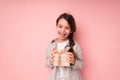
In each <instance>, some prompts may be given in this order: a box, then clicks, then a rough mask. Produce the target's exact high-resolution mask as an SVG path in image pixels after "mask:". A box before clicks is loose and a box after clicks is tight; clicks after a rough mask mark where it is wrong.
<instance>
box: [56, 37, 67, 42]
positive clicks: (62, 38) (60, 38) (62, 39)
mask: <svg viewBox="0 0 120 80" xmlns="http://www.w3.org/2000/svg"><path fill="white" fill-rule="evenodd" d="M58 39H59V40H61V41H64V40H66V39H67V38H64V37H58Z"/></svg>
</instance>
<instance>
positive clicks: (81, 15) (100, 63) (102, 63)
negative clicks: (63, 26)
mask: <svg viewBox="0 0 120 80" xmlns="http://www.w3.org/2000/svg"><path fill="white" fill-rule="evenodd" d="M119 4H120V1H119V0H84V1H82V0H40V1H39V0H3V1H0V80H47V79H48V76H49V73H50V69H49V68H46V67H45V50H46V47H47V46H48V44H49V42H50V41H51V40H52V39H54V38H55V37H56V28H55V27H56V25H55V21H56V19H57V17H58V16H59V15H60V14H61V13H63V12H68V13H71V14H72V15H73V16H74V17H75V20H76V24H77V32H76V33H75V39H76V40H77V41H78V43H79V44H80V46H81V49H82V53H83V58H84V63H85V66H84V68H83V70H81V73H82V78H83V80H120V62H119V61H120V5H119Z"/></svg>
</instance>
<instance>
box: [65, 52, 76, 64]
mask: <svg viewBox="0 0 120 80" xmlns="http://www.w3.org/2000/svg"><path fill="white" fill-rule="evenodd" d="M66 55H67V61H68V62H69V63H71V64H74V63H75V58H74V55H73V53H71V52H66Z"/></svg>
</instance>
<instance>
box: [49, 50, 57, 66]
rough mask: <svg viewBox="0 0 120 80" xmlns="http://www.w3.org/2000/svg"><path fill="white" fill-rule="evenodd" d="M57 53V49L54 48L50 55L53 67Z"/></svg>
mask: <svg viewBox="0 0 120 80" xmlns="http://www.w3.org/2000/svg"><path fill="white" fill-rule="evenodd" d="M56 52H57V50H56V49H55V48H53V50H52V53H51V55H50V64H51V65H53V63H54V57H55V55H54V54H56Z"/></svg>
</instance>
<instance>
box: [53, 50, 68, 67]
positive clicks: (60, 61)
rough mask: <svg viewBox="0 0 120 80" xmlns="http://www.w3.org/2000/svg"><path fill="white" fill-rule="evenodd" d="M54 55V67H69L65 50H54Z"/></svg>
mask: <svg viewBox="0 0 120 80" xmlns="http://www.w3.org/2000/svg"><path fill="white" fill-rule="evenodd" d="M54 55H55V57H54V63H53V65H54V66H70V63H68V62H67V60H66V53H65V50H56V53H55V54H54Z"/></svg>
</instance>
